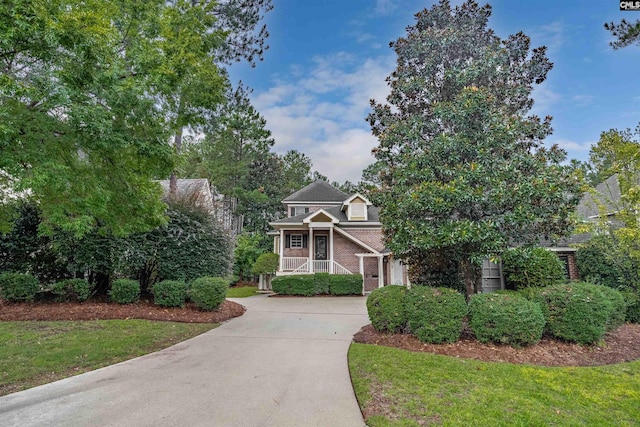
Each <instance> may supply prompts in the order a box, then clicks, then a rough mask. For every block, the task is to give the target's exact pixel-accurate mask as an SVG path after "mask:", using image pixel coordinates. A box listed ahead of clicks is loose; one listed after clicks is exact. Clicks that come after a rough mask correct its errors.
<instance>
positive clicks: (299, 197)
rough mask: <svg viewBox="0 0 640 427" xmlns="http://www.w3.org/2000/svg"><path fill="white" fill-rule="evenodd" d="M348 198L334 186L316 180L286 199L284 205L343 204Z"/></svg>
mask: <svg viewBox="0 0 640 427" xmlns="http://www.w3.org/2000/svg"><path fill="white" fill-rule="evenodd" d="M347 197H349V196H348V195H347V194H346V193H343V192H342V191H340V190H338V189H337V188H336V187H334V186H333V185H331V184H329V183H328V182H325V181H323V180H320V179H318V180H315V181H313V182H312V183H311V184H309V185H307V186H306V187H303V188H301V189H300V190H298V191H296V192H295V193H293V194H292V195H290V196H289V197H287V198H286V199H284V200H283V201H282V202H283V203H298V202H335V203H342V202H343V201H344V200H345V199H346V198H347Z"/></svg>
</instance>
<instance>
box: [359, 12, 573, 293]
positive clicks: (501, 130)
mask: <svg viewBox="0 0 640 427" xmlns="http://www.w3.org/2000/svg"><path fill="white" fill-rule="evenodd" d="M490 14H491V7H490V6H489V5H486V6H483V7H480V6H478V5H477V4H476V3H475V2H473V1H467V2H465V3H463V4H462V5H461V6H457V7H455V9H452V8H451V6H450V4H449V2H448V1H445V0H443V1H440V2H439V3H437V4H436V5H434V6H433V7H432V8H431V9H425V10H423V11H421V12H419V13H418V14H416V23H415V25H413V26H409V27H408V28H407V35H406V37H404V38H400V39H398V40H397V41H396V42H393V43H392V44H391V46H392V47H393V49H394V50H395V52H396V54H397V56H398V58H397V67H396V70H395V71H394V72H393V73H392V74H391V76H390V77H389V79H388V81H389V84H390V86H391V94H390V95H389V96H388V98H387V101H388V104H380V103H376V102H374V101H372V108H373V112H372V113H371V114H370V115H369V117H368V120H369V122H370V124H371V128H372V131H373V134H374V135H375V136H376V137H377V138H378V140H379V145H378V147H377V148H375V149H374V152H375V157H376V162H377V167H378V170H379V176H380V180H381V187H380V188H379V189H378V190H375V191H374V193H373V196H374V197H373V202H374V204H376V205H377V206H379V207H380V209H381V211H380V218H381V222H382V223H383V228H384V232H385V236H386V238H387V241H388V247H389V248H390V249H391V250H392V251H393V253H394V255H396V256H398V257H400V258H401V259H403V260H405V261H408V264H419V263H421V260H422V258H423V256H424V254H425V253H428V252H429V251H432V250H436V251H437V250H443V249H444V250H447V251H448V252H449V253H451V254H452V255H455V256H456V258H455V259H456V260H458V261H459V263H460V272H461V274H462V275H463V277H464V282H465V287H466V291H467V294H468V295H471V294H473V293H475V292H476V291H477V290H478V283H479V278H480V274H479V273H478V270H479V263H480V261H481V260H482V259H484V258H486V257H487V256H489V255H492V254H497V253H500V252H502V250H504V249H506V247H507V246H508V245H509V244H510V243H532V242H535V241H537V239H538V238H539V237H542V236H551V237H554V236H563V235H566V234H567V233H568V232H569V231H570V228H571V225H572V220H571V218H570V214H571V213H572V212H573V210H574V208H575V206H576V205H577V203H578V201H579V198H580V186H581V183H580V181H579V180H578V179H577V178H576V177H573V176H572V171H571V168H570V167H569V166H564V165H563V164H562V162H563V160H564V158H565V152H564V151H563V150H561V149H560V148H558V147H557V146H553V147H551V148H545V146H544V144H543V141H544V138H545V137H546V136H548V135H549V134H550V133H551V123H550V120H551V118H550V117H547V118H545V119H544V120H543V121H541V120H540V119H539V118H538V117H536V116H534V115H526V114H527V113H528V112H529V110H530V109H531V106H532V105H533V100H532V99H531V98H530V95H531V92H532V90H533V86H534V84H540V83H542V82H543V81H544V80H545V78H546V75H547V72H548V71H549V70H550V69H551V66H552V64H551V63H550V62H549V60H548V58H547V57H546V54H545V51H546V49H545V48H544V47H540V48H536V49H533V50H531V49H530V40H529V38H528V37H527V36H526V35H524V34H523V33H518V34H515V35H512V36H509V37H508V38H507V39H505V40H501V39H500V38H498V37H497V36H496V35H495V33H494V32H493V31H492V30H490V29H489V28H487V23H488V19H489V16H490ZM425 218H428V219H429V220H428V221H425Z"/></svg>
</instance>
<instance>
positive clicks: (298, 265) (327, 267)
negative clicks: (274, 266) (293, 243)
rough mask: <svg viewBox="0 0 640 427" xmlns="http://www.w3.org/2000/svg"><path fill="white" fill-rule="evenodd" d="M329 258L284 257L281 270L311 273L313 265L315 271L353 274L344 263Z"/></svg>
mask: <svg viewBox="0 0 640 427" xmlns="http://www.w3.org/2000/svg"><path fill="white" fill-rule="evenodd" d="M331 263H332V261H329V260H314V261H311V262H310V261H309V258H303V257H283V258H282V260H281V264H280V271H281V272H286V273H309V272H310V271H311V270H310V267H311V266H313V272H314V273H333V274H353V273H352V272H351V271H349V270H347V269H346V268H345V267H343V266H342V265H340V264H338V263H337V262H335V261H333V268H332V266H331Z"/></svg>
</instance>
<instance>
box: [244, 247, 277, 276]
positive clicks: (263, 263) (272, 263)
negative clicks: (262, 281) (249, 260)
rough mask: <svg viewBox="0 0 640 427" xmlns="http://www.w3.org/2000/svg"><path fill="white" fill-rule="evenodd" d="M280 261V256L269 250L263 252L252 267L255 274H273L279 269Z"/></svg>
mask: <svg viewBox="0 0 640 427" xmlns="http://www.w3.org/2000/svg"><path fill="white" fill-rule="evenodd" d="M279 262H280V256H279V255H278V254H274V253H273V252H269V253H266V254H262V255H260V256H259V257H258V259H256V262H255V263H254V264H253V267H252V268H251V272H252V273H253V274H273V273H275V271H276V270H277V269H278V263H279Z"/></svg>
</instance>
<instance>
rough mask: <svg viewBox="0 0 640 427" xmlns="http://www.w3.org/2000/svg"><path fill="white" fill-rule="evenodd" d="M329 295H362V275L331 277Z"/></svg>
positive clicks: (337, 275) (336, 275)
mask: <svg viewBox="0 0 640 427" xmlns="http://www.w3.org/2000/svg"><path fill="white" fill-rule="evenodd" d="M329 293H330V294H331V295H362V275H361V274H331V275H329Z"/></svg>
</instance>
